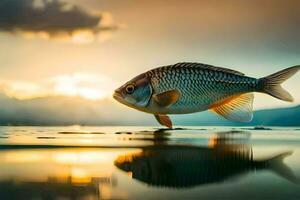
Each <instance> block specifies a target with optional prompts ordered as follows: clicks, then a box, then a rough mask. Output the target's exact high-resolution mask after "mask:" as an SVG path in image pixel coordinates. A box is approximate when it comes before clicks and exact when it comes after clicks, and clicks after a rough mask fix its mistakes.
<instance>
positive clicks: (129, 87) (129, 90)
mask: <svg viewBox="0 0 300 200" xmlns="http://www.w3.org/2000/svg"><path fill="white" fill-rule="evenodd" d="M134 89H135V86H134V85H133V84H129V85H127V86H126V88H125V90H126V92H127V93H128V94H132V93H133V92H134Z"/></svg>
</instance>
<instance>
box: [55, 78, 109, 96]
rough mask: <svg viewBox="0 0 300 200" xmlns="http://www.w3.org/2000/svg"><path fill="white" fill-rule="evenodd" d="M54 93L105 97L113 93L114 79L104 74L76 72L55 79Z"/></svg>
mask: <svg viewBox="0 0 300 200" xmlns="http://www.w3.org/2000/svg"><path fill="white" fill-rule="evenodd" d="M53 83H54V88H53V89H54V91H53V92H54V93H55V94H59V95H66V96H80V97H83V98H86V99H90V100H98V99H103V98H105V97H108V96H110V95H111V93H112V91H113V86H114V85H115V84H114V82H113V80H111V79H110V78H108V77H106V76H103V75H94V74H89V73H74V74H71V75H62V76H58V77H55V78H54V79H53Z"/></svg>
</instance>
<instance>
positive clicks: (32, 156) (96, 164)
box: [0, 148, 139, 199]
mask: <svg viewBox="0 0 300 200" xmlns="http://www.w3.org/2000/svg"><path fill="white" fill-rule="evenodd" d="M124 152H128V153H130V152H132V153H133V152H139V150H138V149H126V150H125V149H84V148H81V149H78V148H73V149H38V150H37V149H36V150H30V149H27V150H26V149H23V150H4V151H3V150H2V151H0V185H2V184H17V185H14V186H13V187H16V188H18V187H21V188H22V186H24V187H25V188H26V187H29V185H31V186H30V187H32V188H33V190H34V187H35V186H34V185H36V190H38V188H40V187H42V188H43V187H45V188H44V189H47V190H51V188H53V190H54V192H55V193H56V194H55V193H54V194H52V195H54V196H55V195H56V196H55V198H58V197H59V196H61V195H62V194H60V193H64V192H63V191H61V190H65V189H68V188H69V190H70V191H73V190H74V191H75V193H77V194H75V196H76V195H77V197H78V198H83V197H84V198H85V197H87V196H91V197H92V199H98V198H100V197H101V198H102V197H103V198H104V197H105V198H114V197H116V198H118V197H120V196H118V194H114V193H113V192H112V190H117V180H116V178H115V175H114V173H115V172H114V170H115V167H114V164H113V163H114V160H115V159H116V158H117V157H118V155H120V154H122V153H124ZM11 181H12V182H11ZM32 184H33V185H32ZM60 187H61V189H60ZM78 187H79V188H78ZM82 187H83V188H85V189H84V191H85V192H83V193H82V191H81V190H82V189H80V188H82ZM19 189H20V188H19ZM21 190H22V189H20V191H21ZM99 190H101V192H100V191H99ZM35 192H36V193H38V191H35ZM0 193H1V195H2V194H3V193H5V192H4V191H2V190H1V189H0ZM81 193H82V194H81ZM5 194H6V193H5ZM120 194H121V193H120ZM65 195H67V194H65ZM122 195H124V194H122ZM63 196H64V195H63ZM33 197H35V196H34V195H33ZM36 197H38V196H36Z"/></svg>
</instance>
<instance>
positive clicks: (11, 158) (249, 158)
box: [0, 127, 300, 200]
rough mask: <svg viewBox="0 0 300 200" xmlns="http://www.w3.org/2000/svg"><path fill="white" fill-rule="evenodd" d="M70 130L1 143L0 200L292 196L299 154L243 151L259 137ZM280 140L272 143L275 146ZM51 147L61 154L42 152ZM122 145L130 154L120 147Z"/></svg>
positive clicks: (287, 149) (259, 148)
mask: <svg viewBox="0 0 300 200" xmlns="http://www.w3.org/2000/svg"><path fill="white" fill-rule="evenodd" d="M72 129H76V130H77V132H76V131H73V132H72V131H70V130H67V129H66V128H65V130H64V131H63V132H60V131H58V130H56V129H55V130H56V131H55V133H56V134H52V135H51V134H48V135H49V136H51V137H53V138H54V139H36V140H35V141H32V140H34V139H33V138H36V137H33V136H32V135H30V134H29V132H31V131H32V128H27V130H28V131H27V132H26V134H25V132H23V133H22V132H21V131H20V130H19V132H14V133H16V134H17V135H19V136H10V137H9V138H6V139H2V140H5V141H6V143H4V144H3V145H4V146H3V147H2V149H0V197H1V199H13V200H14V199H24V197H25V196H26V198H25V199H140V198H141V197H145V198H146V195H144V193H145V194H148V195H150V194H151V195H154V196H156V197H161V196H164V197H166V198H167V197H168V198H169V199H170V198H171V199H172V197H174V196H173V195H174V194H176V192H177V194H179V193H180V194H183V193H184V192H186V193H185V194H189V192H188V191H189V190H184V189H188V188H195V189H193V191H194V192H195V194H193V195H192V196H190V197H195V196H197V197H198V196H201V195H204V194H205V195H206V196H209V195H212V194H214V193H212V191H213V190H215V189H216V187H220V188H221V189H222V188H223V187H224V188H226V187H228V183H230V184H232V185H234V187H237V188H239V187H240V189H241V190H244V191H247V188H248V185H249V181H250V182H251V180H252V181H253V180H254V182H253V185H254V186H253V187H256V186H257V184H260V183H264V184H267V185H269V184H274V183H276V181H277V182H278V183H280V184H288V186H289V187H292V188H293V189H292V190H293V191H296V190H297V191H298V189H299V188H298V186H297V181H298V177H300V174H299V169H300V167H299V162H298V161H297V157H299V152H300V151H299V148H295V147H296V146H294V145H287V144H283V143H280V145H279V144H276V145H274V146H272V145H270V144H269V145H267V146H265V145H261V144H260V143H259V142H258V143H255V142H254V143H251V140H250V138H252V137H254V141H255V139H257V138H260V140H259V141H261V139H262V140H265V139H266V138H265V136H261V134H259V133H257V134H256V133H253V132H247V131H227V132H224V131H223V132H222V131H221V132H216V131H212V132H210V133H208V134H201V133H198V131H195V130H193V131H192V132H191V133H189V132H188V131H187V130H181V131H182V132H185V133H183V134H179V133H178V132H179V130H177V131H174V132H173V133H168V131H169V130H159V131H158V132H157V131H156V132H155V131H154V132H151V131H133V132H130V134H129V132H125V131H124V132H116V133H117V134H104V133H102V132H105V131H103V130H94V131H95V132H91V131H87V130H85V129H84V130H82V129H81V128H80V127H72ZM36 131H37V130H36ZM195 132H197V134H194V133H195ZM91 133H97V134H91ZM205 133H207V132H205ZM25 135H26V136H25ZM22 137H23V139H24V138H26V139H25V140H26V142H31V143H27V144H26V143H24V140H20V141H19V142H23V143H22V145H24V146H18V145H17V146H14V145H15V144H14V143H12V144H13V146H9V142H8V141H10V142H12V141H13V139H18V138H19V139H20V138H22ZM44 137H45V136H44V135H43V137H42V138H44ZM51 137H50V138H51ZM30 139H31V141H30ZM281 139H282V137H281V136H278V140H277V139H276V141H280V142H281V141H282V140H281ZM292 139H293V141H294V139H295V137H294V136H293V137H292ZM86 140H87V141H89V142H86ZM58 141H60V142H61V144H64V145H66V146H63V145H61V146H60V145H57V146H54V147H53V146H52V147H51V146H50V148H49V147H48V146H47V145H49V144H51V143H52V144H55V142H58ZM252 141H253V139H252ZM276 141H273V143H274V142H276ZM44 142H45V143H44ZM110 142H111V144H112V145H113V146H111V147H109V148H104V147H98V148H96V147H94V146H93V147H91V146H89V145H90V144H94V145H95V144H98V145H100V146H101V145H103V144H104V143H110ZM129 143H131V145H132V146H128V147H125V146H126V145H127V144H129ZM5 144H6V145H8V146H5ZM36 144H39V145H43V144H44V145H45V146H35V145H36ZM68 144H70V145H76V144H80V145H83V146H81V147H76V148H75V147H72V146H68ZM263 144H265V143H263ZM292 144H293V143H292ZM84 145H87V146H84ZM118 145H121V146H118ZM88 146H89V147H88ZM246 174H247V176H246ZM261 176H262V178H261ZM232 178H234V179H235V180H234V181H232ZM274 180H276V181H274ZM240 183H243V184H240ZM230 184H229V185H230ZM247 184H248V185H247ZM261 187H264V186H261ZM224 188H223V189H224ZM297 188H298V189H297ZM177 190H178V191H177ZM181 192H183V193H181ZM45 195H46V196H45ZM205 195H204V196H205ZM2 197H3V198H2ZM204 199H205V198H204Z"/></svg>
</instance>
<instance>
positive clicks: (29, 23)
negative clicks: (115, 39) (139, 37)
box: [0, 0, 118, 42]
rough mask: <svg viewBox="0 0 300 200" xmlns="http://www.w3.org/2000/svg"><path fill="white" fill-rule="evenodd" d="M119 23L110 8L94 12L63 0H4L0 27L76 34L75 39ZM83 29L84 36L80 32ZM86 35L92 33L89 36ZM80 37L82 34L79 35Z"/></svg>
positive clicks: (57, 34) (44, 33)
mask: <svg viewBox="0 0 300 200" xmlns="http://www.w3.org/2000/svg"><path fill="white" fill-rule="evenodd" d="M117 28H118V25H117V24H116V23H115V22H114V20H113V18H112V15H111V14H110V13H108V12H104V13H91V12H88V11H86V10H84V9H83V8H81V7H79V6H77V5H73V4H70V3H67V2H63V1H60V0H1V2H0V31H2V32H8V33H13V34H21V35H23V36H25V37H27V38H32V37H38V38H43V39H49V38H68V39H69V38H71V39H72V38H73V37H75V36H76V37H77V39H76V38H75V42H81V41H83V42H86V40H85V38H88V41H91V37H92V39H95V38H97V37H95V36H98V34H99V33H101V32H111V31H113V30H116V29H117ZM81 33H83V36H81V39H78V37H79V36H78V35H80V34H81ZM86 35H88V36H87V37H86ZM79 38H80V37H79Z"/></svg>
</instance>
